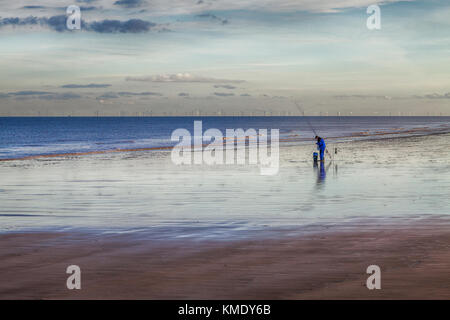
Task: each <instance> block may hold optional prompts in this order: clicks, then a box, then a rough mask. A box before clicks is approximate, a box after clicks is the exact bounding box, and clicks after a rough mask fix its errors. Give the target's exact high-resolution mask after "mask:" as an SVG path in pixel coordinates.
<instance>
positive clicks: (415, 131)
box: [0, 127, 450, 162]
mask: <svg viewBox="0 0 450 320" xmlns="http://www.w3.org/2000/svg"><path fill="white" fill-rule="evenodd" d="M405 134H407V135H406V136H404V135H405ZM408 134H409V135H408ZM445 134H450V131H449V129H448V128H439V129H434V130H429V128H428V127H420V128H412V129H408V130H404V131H389V132H375V133H372V134H367V133H366V132H357V133H355V134H351V135H346V136H335V137H327V140H330V141H332V142H333V143H342V142H347V141H339V139H351V138H356V140H354V141H352V142H359V141H380V140H389V139H404V138H406V139H407V138H414V137H426V136H433V135H445ZM396 135H397V136H396ZM382 136H389V137H382ZM364 137H366V138H368V137H373V138H371V139H360V138H364ZM245 138H247V137H245ZM226 139H227V138H226V137H225V138H223V141H225V140H226ZM235 139H236V140H237V138H235ZM307 141H314V139H313V138H280V139H279V142H282V143H283V142H286V143H292V142H307ZM208 145H210V144H202V147H207V146H208ZM217 145H220V144H217ZM222 145H223V143H222ZM291 146H292V145H283V146H280V147H291ZM174 148H175V146H159V147H144V148H124V149H107V150H92V151H80V152H67V153H54V154H36V155H28V156H23V157H16V158H0V162H10V161H26V160H34V159H47V158H66V157H80V156H89V155H98V154H109V153H126V152H143V151H170V150H172V149H174Z"/></svg>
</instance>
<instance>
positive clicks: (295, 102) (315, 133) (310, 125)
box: [293, 100, 333, 161]
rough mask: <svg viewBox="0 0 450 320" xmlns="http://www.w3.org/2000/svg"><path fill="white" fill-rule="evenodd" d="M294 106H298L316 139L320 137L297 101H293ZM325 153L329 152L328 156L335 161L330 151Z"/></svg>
mask: <svg viewBox="0 0 450 320" xmlns="http://www.w3.org/2000/svg"><path fill="white" fill-rule="evenodd" d="M293 102H294V104H295V105H296V107H297V109H298V110H299V111H300V114H301V115H302V116H303V118H305V120H306V122H307V123H308V126H309V128H310V129H311V130H312V132H314V135H315V136H316V137H318V136H319V135H318V134H317V132H316V130H315V129H314V127H313V126H312V124H311V122H310V121H309V119H308V117H307V116H305V112H304V111H303V109H302V108H301V107H300V105H299V104H298V103H297V101H295V100H294V101H293ZM325 151H326V152H327V154H328V155H329V156H330V158H331V161H333V156H332V155H331V153H330V152H329V151H328V149H325Z"/></svg>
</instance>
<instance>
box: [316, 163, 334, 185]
mask: <svg viewBox="0 0 450 320" xmlns="http://www.w3.org/2000/svg"><path fill="white" fill-rule="evenodd" d="M330 165H331V163H329V164H328V167H325V163H323V162H319V163H317V162H314V169H315V170H316V171H317V180H316V185H317V187H320V188H322V186H323V185H324V182H325V178H326V177H327V170H328V168H329V167H330Z"/></svg>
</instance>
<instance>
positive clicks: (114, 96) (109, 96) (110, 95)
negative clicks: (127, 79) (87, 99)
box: [97, 92, 119, 99]
mask: <svg viewBox="0 0 450 320" xmlns="http://www.w3.org/2000/svg"><path fill="white" fill-rule="evenodd" d="M117 98H119V96H118V95H117V94H116V93H114V92H105V93H104V94H102V95H101V96H99V97H97V99H117Z"/></svg>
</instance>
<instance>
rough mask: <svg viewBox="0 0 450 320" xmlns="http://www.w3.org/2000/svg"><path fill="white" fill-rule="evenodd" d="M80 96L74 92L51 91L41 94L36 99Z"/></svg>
mask: <svg viewBox="0 0 450 320" xmlns="http://www.w3.org/2000/svg"><path fill="white" fill-rule="evenodd" d="M80 98H81V96H80V95H79V94H76V93H72V92H65V93H53V94H48V95H41V96H39V97H38V99H42V100H70V99H80Z"/></svg>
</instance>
